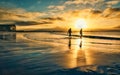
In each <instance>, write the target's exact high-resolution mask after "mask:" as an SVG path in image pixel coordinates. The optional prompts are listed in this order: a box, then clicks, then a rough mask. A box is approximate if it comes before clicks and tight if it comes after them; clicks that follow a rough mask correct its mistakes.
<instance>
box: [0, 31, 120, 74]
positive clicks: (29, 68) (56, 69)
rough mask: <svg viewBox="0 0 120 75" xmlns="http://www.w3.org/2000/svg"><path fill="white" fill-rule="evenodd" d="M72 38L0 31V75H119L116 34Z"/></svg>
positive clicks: (119, 35)
mask: <svg viewBox="0 0 120 75" xmlns="http://www.w3.org/2000/svg"><path fill="white" fill-rule="evenodd" d="M72 35H73V36H72V37H71V38H69V37H68V36H67V34H66V32H0V75H71V74H75V75H79V73H82V72H84V73H87V72H88V71H90V73H91V72H93V71H94V72H95V73H99V74H101V75H102V74H104V75H110V74H112V73H114V74H115V75H119V74H120V60H119V57H120V40H119V39H115V38H120V33H119V32H84V35H83V38H80V37H79V33H72ZM76 35H77V36H76ZM85 36H97V37H94V38H92V37H91V38H90V37H85ZM98 36H99V37H101V38H98ZM102 37H103V38H102ZM104 37H110V38H109V39H107V38H105V39H104ZM112 38H113V39H112ZM108 69H110V70H112V71H108ZM78 72H79V73H78ZM66 73H68V74H66ZM69 73H71V74H69ZM81 75H82V74H81ZM83 75H85V74H83ZM88 75H90V74H88ZM91 75H92V74H91ZM95 75H96V74H95Z"/></svg>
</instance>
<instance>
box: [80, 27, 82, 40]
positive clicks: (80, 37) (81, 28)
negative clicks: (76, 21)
mask: <svg viewBox="0 0 120 75" xmlns="http://www.w3.org/2000/svg"><path fill="white" fill-rule="evenodd" d="M82 36H83V32H82V28H81V29H80V38H82Z"/></svg>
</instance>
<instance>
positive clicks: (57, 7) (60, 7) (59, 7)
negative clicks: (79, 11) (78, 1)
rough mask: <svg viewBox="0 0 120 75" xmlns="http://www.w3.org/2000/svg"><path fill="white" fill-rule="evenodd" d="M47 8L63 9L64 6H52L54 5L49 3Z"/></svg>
mask: <svg viewBox="0 0 120 75" xmlns="http://www.w3.org/2000/svg"><path fill="white" fill-rule="evenodd" d="M48 8H49V9H52V10H64V9H65V6H62V5H61V6H54V5H50V6H48Z"/></svg>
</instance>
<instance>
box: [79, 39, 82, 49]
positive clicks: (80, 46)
mask: <svg viewBox="0 0 120 75" xmlns="http://www.w3.org/2000/svg"><path fill="white" fill-rule="evenodd" d="M79 46H80V48H82V39H81V41H80V45H79Z"/></svg>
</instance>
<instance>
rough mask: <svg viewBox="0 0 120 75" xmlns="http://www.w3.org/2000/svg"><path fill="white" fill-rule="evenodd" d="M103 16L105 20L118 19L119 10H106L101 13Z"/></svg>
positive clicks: (119, 16)
mask: <svg viewBox="0 0 120 75" xmlns="http://www.w3.org/2000/svg"><path fill="white" fill-rule="evenodd" d="M103 16H104V17H106V18H120V8H106V9H105V10H104V11H103Z"/></svg>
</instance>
